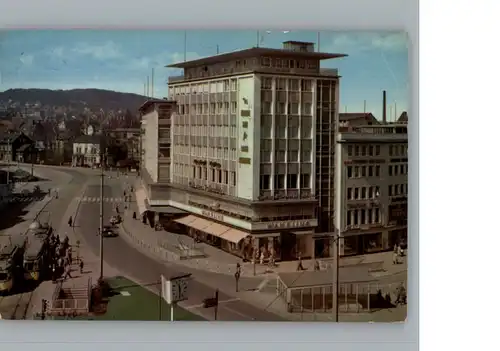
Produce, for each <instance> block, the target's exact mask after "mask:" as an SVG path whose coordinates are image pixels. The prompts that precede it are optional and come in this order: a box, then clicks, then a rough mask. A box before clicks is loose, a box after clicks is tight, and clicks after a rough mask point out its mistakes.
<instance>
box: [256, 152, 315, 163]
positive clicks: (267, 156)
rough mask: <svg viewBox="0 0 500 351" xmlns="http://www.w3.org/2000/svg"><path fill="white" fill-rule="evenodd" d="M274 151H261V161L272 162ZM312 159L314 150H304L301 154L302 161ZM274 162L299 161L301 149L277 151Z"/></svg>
mask: <svg viewBox="0 0 500 351" xmlns="http://www.w3.org/2000/svg"><path fill="white" fill-rule="evenodd" d="M271 156H272V152H270V151H261V152H260V163H272V162H273V159H272V157H271ZM311 160H312V152H311V151H302V152H301V154H300V162H311ZM274 162H299V151H297V150H288V152H286V151H280V150H278V151H276V152H275V158H274Z"/></svg>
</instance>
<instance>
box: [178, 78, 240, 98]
mask: <svg viewBox="0 0 500 351" xmlns="http://www.w3.org/2000/svg"><path fill="white" fill-rule="evenodd" d="M237 90H238V80H237V79H231V80H228V79H225V80H220V81H216V82H210V83H200V84H189V85H183V86H177V87H172V88H170V94H171V95H173V96H175V95H187V94H208V93H222V92H227V91H237Z"/></svg>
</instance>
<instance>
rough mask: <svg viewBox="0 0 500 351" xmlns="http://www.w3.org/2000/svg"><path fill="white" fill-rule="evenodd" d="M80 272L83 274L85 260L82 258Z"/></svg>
mask: <svg viewBox="0 0 500 351" xmlns="http://www.w3.org/2000/svg"><path fill="white" fill-rule="evenodd" d="M80 274H83V260H80Z"/></svg>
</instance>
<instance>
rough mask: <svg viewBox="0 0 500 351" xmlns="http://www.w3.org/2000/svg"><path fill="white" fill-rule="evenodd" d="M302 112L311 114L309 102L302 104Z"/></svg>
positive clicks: (307, 114)
mask: <svg viewBox="0 0 500 351" xmlns="http://www.w3.org/2000/svg"><path fill="white" fill-rule="evenodd" d="M302 114H303V115H306V116H310V115H312V104H311V103H310V102H305V103H303V104H302Z"/></svg>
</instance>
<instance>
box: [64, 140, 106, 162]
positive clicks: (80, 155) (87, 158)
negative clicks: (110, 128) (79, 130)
mask: <svg viewBox="0 0 500 351" xmlns="http://www.w3.org/2000/svg"><path fill="white" fill-rule="evenodd" d="M101 145H102V139H101V137H99V136H96V135H82V136H79V137H77V138H75V139H74V140H73V157H72V161H71V165H72V166H73V167H97V166H98V165H100V164H101Z"/></svg>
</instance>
